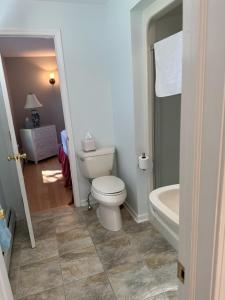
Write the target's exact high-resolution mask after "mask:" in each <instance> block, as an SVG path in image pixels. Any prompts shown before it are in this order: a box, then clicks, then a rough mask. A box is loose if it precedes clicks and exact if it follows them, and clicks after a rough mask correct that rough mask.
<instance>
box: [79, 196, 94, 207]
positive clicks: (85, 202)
mask: <svg viewBox="0 0 225 300" xmlns="http://www.w3.org/2000/svg"><path fill="white" fill-rule="evenodd" d="M90 203H91V204H92V205H95V204H96V203H97V202H96V200H95V199H94V198H93V197H92V196H91V197H90ZM80 206H88V201H87V199H81V200H80Z"/></svg>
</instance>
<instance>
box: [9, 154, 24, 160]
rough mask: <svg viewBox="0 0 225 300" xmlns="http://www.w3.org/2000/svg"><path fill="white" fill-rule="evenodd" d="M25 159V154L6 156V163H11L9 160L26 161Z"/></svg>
mask: <svg viewBox="0 0 225 300" xmlns="http://www.w3.org/2000/svg"><path fill="white" fill-rule="evenodd" d="M26 158H27V154H26V153H23V154H16V155H11V156H8V161H11V160H21V159H26Z"/></svg>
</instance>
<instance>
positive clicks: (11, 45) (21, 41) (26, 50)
mask: <svg viewBox="0 0 225 300" xmlns="http://www.w3.org/2000/svg"><path fill="white" fill-rule="evenodd" d="M0 53H1V55H2V56H3V57H45V56H55V47H54V41H53V39H50V38H28V37H0Z"/></svg>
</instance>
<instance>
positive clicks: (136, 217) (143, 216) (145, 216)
mask: <svg viewBox="0 0 225 300" xmlns="http://www.w3.org/2000/svg"><path fill="white" fill-rule="evenodd" d="M124 207H125V208H126V209H127V211H128V212H129V214H130V215H131V217H132V218H133V219H134V220H135V222H136V223H142V222H146V221H149V213H145V214H140V215H138V214H137V213H136V212H135V210H134V209H133V208H132V207H131V206H130V205H129V204H128V202H124Z"/></svg>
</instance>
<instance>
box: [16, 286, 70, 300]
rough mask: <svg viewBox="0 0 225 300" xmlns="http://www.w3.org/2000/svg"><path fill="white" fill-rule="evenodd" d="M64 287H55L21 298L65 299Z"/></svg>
mask: <svg viewBox="0 0 225 300" xmlns="http://www.w3.org/2000/svg"><path fill="white" fill-rule="evenodd" d="M65 299H66V298H65V293H64V287H63V286H61V287H57V288H54V289H50V290H47V291H45V292H42V293H38V294H35V295H32V296H28V297H26V298H23V299H21V300H65Z"/></svg>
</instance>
